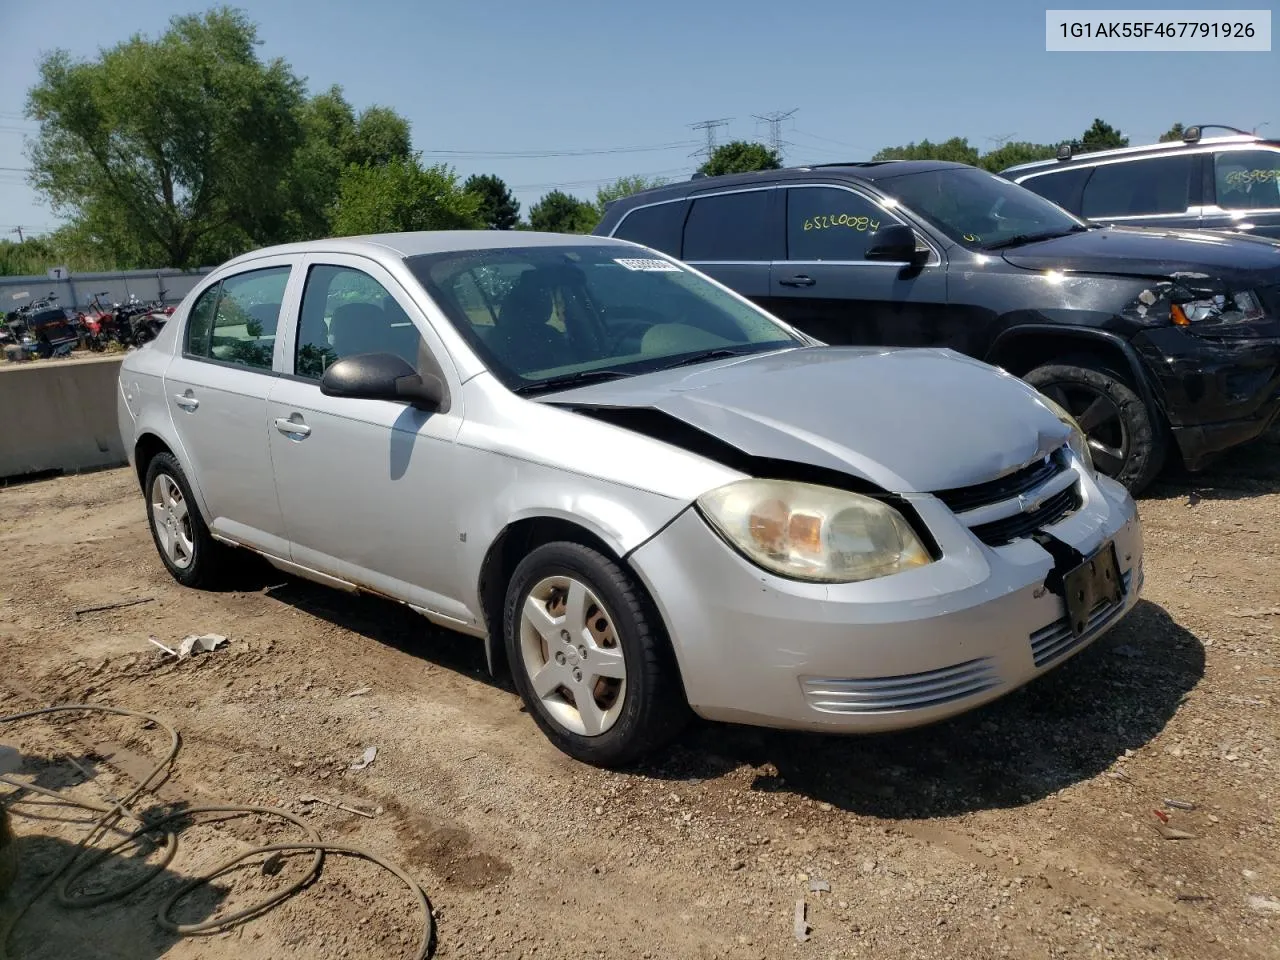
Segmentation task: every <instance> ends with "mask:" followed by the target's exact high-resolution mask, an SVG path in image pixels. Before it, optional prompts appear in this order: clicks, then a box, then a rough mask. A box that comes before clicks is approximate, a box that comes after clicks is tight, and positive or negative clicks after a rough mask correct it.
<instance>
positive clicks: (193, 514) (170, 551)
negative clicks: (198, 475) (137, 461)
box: [144, 453, 227, 587]
mask: <svg viewBox="0 0 1280 960" xmlns="http://www.w3.org/2000/svg"><path fill="white" fill-rule="evenodd" d="M144 488H145V490H146V496H147V522H148V524H149V526H150V527H151V538H152V539H153V540H154V541H155V544H156V551H157V552H158V553H159V554H160V559H161V560H162V561H163V562H164V565H165V569H167V570H168V571H169V573H170V574H172V575H173V579H175V580H177V581H178V582H179V583H180V584H182V585H183V586H184V587H211V586H214V585H215V584H216V583H217V582H218V580H219V579H220V578H221V575H222V572H223V568H224V563H223V561H224V560H225V557H226V554H227V547H225V546H223V545H222V544H220V543H219V542H218V541H217V540H214V539H213V536H212V535H211V534H210V533H209V528H208V527H206V526H205V523H204V518H203V517H201V516H200V510H199V508H198V507H197V506H196V504H195V499H194V498H193V497H192V495H191V484H189V483H188V482H187V477H186V474H184V473H183V472H182V467H181V466H179V465H178V461H177V459H176V458H175V457H174V456H173V455H172V454H170V453H157V454H156V455H155V456H154V457H152V458H151V462H150V463H149V464H148V465H147V477H146V480H145V481H144Z"/></svg>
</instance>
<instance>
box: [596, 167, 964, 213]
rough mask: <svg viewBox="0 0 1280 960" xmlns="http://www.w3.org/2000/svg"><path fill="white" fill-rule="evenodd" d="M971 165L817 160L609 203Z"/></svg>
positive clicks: (876, 177)
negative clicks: (766, 183) (770, 183)
mask: <svg viewBox="0 0 1280 960" xmlns="http://www.w3.org/2000/svg"><path fill="white" fill-rule="evenodd" d="M953 168H954V169H961V170H963V169H968V168H970V165H969V164H967V163H952V162H950V161H948V160H863V161H849V162H847V163H815V164H809V165H807V166H798V167H783V168H782V169H780V170H753V171H751V172H749V173H726V174H721V175H719V176H714V177H696V176H695V177H694V178H693V179H690V180H679V181H677V182H675V183H666V184H663V185H662V186H660V187H651V188H649V189H648V190H641V191H639V192H638V193H632V194H628V195H627V196H625V197H622V198H620V199H618V200H615V201H614V202H613V203H611V204H610V205H609V209H610V210H614V209H616V208H617V206H618V205H620V204H621V205H627V206H630V205H631V204H633V203H635V202H637V200H638V199H639V200H643V202H653V201H654V200H657V199H660V198H680V197H686V196H692V195H695V194H699V193H705V192H714V191H720V190H724V189H732V188H734V187H742V186H750V185H752V184H755V183H759V182H760V181H761V180H770V181H783V182H785V181H788V180H796V181H809V180H813V179H815V178H821V177H823V176H831V177H838V178H842V179H851V180H866V181H870V182H875V181H877V180H888V179H890V178H892V177H901V176H905V175H907V174H908V173H924V172H926V171H931V170H947V169H953Z"/></svg>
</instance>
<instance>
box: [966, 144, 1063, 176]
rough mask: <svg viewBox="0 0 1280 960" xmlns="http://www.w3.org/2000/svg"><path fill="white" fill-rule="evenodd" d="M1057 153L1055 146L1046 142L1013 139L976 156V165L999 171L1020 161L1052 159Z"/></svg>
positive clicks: (994, 171)
mask: <svg viewBox="0 0 1280 960" xmlns="http://www.w3.org/2000/svg"><path fill="white" fill-rule="evenodd" d="M1057 154H1058V148H1057V147H1051V146H1049V145H1048V144H1047V143H1028V142H1026V141H1024V140H1014V141H1011V142H1009V143H1006V144H1005V145H1004V146H1002V147H998V148H997V149H995V150H992V151H991V152H990V153H984V154H983V155H982V156H981V157H979V158H978V166H980V167H982V169H984V170H990V171H991V172H992V173H999V172H1000V171H1001V170H1007V169H1008V168H1009V167H1014V166H1017V165H1018V164H1020V163H1034V162H1035V161H1036V160H1052V159H1053V158H1054V157H1055V156H1057Z"/></svg>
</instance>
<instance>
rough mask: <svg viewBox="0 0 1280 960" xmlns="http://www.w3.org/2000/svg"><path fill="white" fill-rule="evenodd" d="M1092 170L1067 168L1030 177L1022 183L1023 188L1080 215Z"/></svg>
mask: <svg viewBox="0 0 1280 960" xmlns="http://www.w3.org/2000/svg"><path fill="white" fill-rule="evenodd" d="M1091 170H1092V168H1091V167H1067V168H1064V169H1062V170H1055V171H1054V172H1053V173H1042V174H1039V175H1038V176H1034V177H1029V178H1028V179H1026V180H1023V181H1022V186H1024V187H1026V188H1027V189H1028V190H1033V191H1035V192H1036V193H1038V194H1040V196H1042V197H1044V198H1045V199H1046V200H1048V201H1050V202H1051V203H1056V204H1057V205H1058V206H1060V207H1063V208H1064V209H1066V210H1070V211H1071V212H1072V213H1077V214H1078V213H1079V212H1080V194H1081V193H1082V192H1083V187H1084V184H1085V181H1086V180H1088V179H1089V173H1090V172H1091Z"/></svg>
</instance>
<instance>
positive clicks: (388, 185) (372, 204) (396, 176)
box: [333, 156, 483, 237]
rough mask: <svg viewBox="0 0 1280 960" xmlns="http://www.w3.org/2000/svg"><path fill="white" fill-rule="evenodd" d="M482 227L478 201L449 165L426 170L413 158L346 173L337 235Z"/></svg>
mask: <svg viewBox="0 0 1280 960" xmlns="http://www.w3.org/2000/svg"><path fill="white" fill-rule="evenodd" d="M481 226H483V223H482V221H481V219H480V201H479V198H478V197H476V196H475V195H474V194H470V193H467V192H465V191H464V190H463V189H462V188H461V187H460V186H459V184H458V177H457V175H456V174H455V173H454V172H453V171H452V170H451V169H450V168H449V167H447V166H444V165H436V166H430V167H424V166H422V163H421V162H420V161H419V159H418V157H417V156H412V157H410V158H408V159H407V160H405V159H398V160H391V161H389V162H387V163H384V164H382V165H381V166H372V165H364V166H360V165H357V164H351V165H350V166H348V167H347V169H346V170H345V171H344V172H343V174H342V184H341V189H340V190H339V195H338V203H337V207H336V209H335V211H334V216H333V233H334V235H336V236H340V237H348V236H354V235H356V234H366V233H394V232H398V231H402V230H465V229H474V228H479V227H481Z"/></svg>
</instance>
